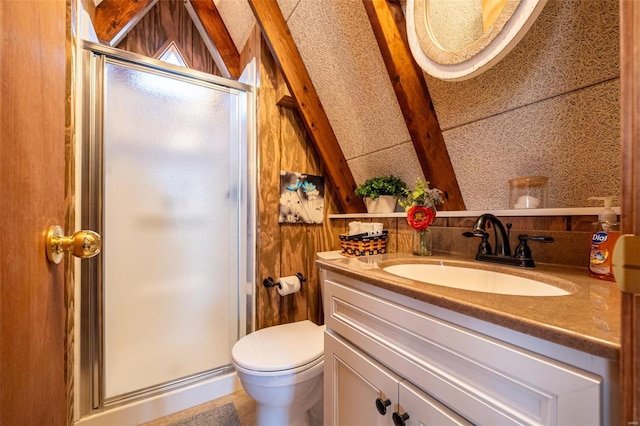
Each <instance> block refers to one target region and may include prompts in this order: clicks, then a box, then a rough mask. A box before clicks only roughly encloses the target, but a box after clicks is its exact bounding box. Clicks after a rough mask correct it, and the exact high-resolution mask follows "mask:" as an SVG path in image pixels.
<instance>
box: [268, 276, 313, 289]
mask: <svg viewBox="0 0 640 426" xmlns="http://www.w3.org/2000/svg"><path fill="white" fill-rule="evenodd" d="M296 277H298V279H299V280H300V284H302V283H303V282H305V281H307V279H306V278H305V277H304V275H302V273H301V272H296ZM262 285H263V286H265V287H266V288H271V287H278V288H279V289H282V285H280V283H278V282H275V281H274V280H273V278H271V277H267V278H265V279H264V280H262Z"/></svg>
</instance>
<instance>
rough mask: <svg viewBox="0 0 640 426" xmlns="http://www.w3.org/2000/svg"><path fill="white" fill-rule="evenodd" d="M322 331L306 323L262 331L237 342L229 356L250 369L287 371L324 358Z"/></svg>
mask: <svg viewBox="0 0 640 426" xmlns="http://www.w3.org/2000/svg"><path fill="white" fill-rule="evenodd" d="M324 329H325V326H318V325H315V324H314V323H312V322H311V321H308V320H305V321H299V322H294V323H290V324H283V325H276V326H273V327H267V328H263V329H262V330H258V331H256V332H253V333H250V334H248V335H247V336H245V337H243V338H242V339H240V340H238V342H237V343H236V344H235V345H234V346H233V349H232V350H231V356H232V358H233V362H234V363H235V364H236V365H239V366H240V367H243V368H246V369H249V370H256V371H280V370H290V369H293V368H296V367H299V366H301V365H304V364H308V363H310V362H313V361H315V360H316V359H318V358H320V357H321V356H322V355H323V353H324V336H323V333H324Z"/></svg>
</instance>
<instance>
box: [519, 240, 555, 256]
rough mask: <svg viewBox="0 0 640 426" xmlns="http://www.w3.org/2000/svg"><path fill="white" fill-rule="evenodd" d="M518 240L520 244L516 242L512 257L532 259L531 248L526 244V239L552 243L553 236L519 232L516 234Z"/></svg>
mask: <svg viewBox="0 0 640 426" xmlns="http://www.w3.org/2000/svg"><path fill="white" fill-rule="evenodd" d="M518 241H520V244H518V247H516V251H515V253H514V254H513V257H515V258H516V259H523V260H524V259H531V260H533V258H532V256H531V249H530V248H529V246H528V245H527V241H538V242H541V243H552V242H553V237H545V236H542V235H527V234H520V235H518Z"/></svg>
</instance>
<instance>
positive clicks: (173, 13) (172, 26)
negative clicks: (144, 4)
mask: <svg viewBox="0 0 640 426" xmlns="http://www.w3.org/2000/svg"><path fill="white" fill-rule="evenodd" d="M171 42H174V43H175V44H176V46H177V47H178V50H180V53H181V54H182V55H183V56H184V59H185V60H186V62H187V64H188V65H189V67H190V68H192V69H195V70H198V71H202V72H206V73H209V74H214V75H221V73H220V70H219V69H218V67H217V66H216V64H215V62H214V61H213V58H212V57H211V54H210V53H209V50H208V49H207V46H206V44H205V43H204V41H203V40H202V38H201V37H200V33H199V32H198V30H197V29H196V27H195V26H194V24H193V21H192V20H191V17H190V16H189V13H188V11H187V9H186V8H185V7H184V4H183V2H182V1H180V0H162V1H159V2H157V3H156V5H155V6H153V8H151V10H149V12H148V13H147V14H146V15H145V16H144V17H143V18H142V19H141V20H140V22H138V24H137V25H136V26H135V27H133V28H132V29H131V30H130V31H129V32H128V33H127V35H126V37H124V38H123V39H122V41H121V42H120V43H119V44H118V46H117V47H118V48H119V49H123V50H127V51H129V52H133V53H137V54H140V55H144V56H148V57H150V58H156V59H157V58H158V56H159V55H160V54H162V51H163V50H164V49H165V48H166V47H168V46H169V43H171Z"/></svg>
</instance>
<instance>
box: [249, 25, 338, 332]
mask: <svg viewBox="0 0 640 426" xmlns="http://www.w3.org/2000/svg"><path fill="white" fill-rule="evenodd" d="M255 37H257V38H258V39H259V40H263V39H262V36H261V33H260V32H259V31H254V32H253V33H252V35H251V36H250V37H249V40H248V41H247V45H246V46H245V49H243V53H242V54H241V57H242V58H244V59H243V60H242V61H241V62H243V63H244V62H247V61H249V56H250V55H249V54H248V53H247V52H248V51H252V52H254V53H257V54H258V55H259V58H260V61H259V62H260V64H259V65H260V66H259V68H260V75H259V79H260V86H259V92H258V141H259V164H260V166H259V180H260V187H259V194H258V211H259V218H258V223H259V225H258V226H259V233H258V268H257V270H258V277H257V278H256V287H257V288H256V297H257V300H256V328H258V329H260V328H264V327H269V326H272V325H278V324H284V323H289V322H293V321H300V320H303V319H309V320H311V321H314V322H316V323H317V324H321V323H322V322H323V313H322V304H321V295H320V281H319V273H318V270H317V267H316V265H315V256H316V252H318V251H326V250H333V249H337V248H339V242H338V239H337V234H336V233H335V231H334V229H333V227H332V224H331V221H330V220H329V219H328V218H327V215H328V214H329V213H335V212H337V210H338V204H337V201H336V198H335V196H334V195H333V194H334V191H333V190H332V185H333V183H332V182H331V181H330V180H329V179H328V178H327V177H326V176H325V173H324V169H323V167H322V164H321V162H320V161H319V159H318V154H317V152H316V151H315V149H314V146H313V143H312V141H311V139H310V136H309V134H308V133H307V130H306V127H305V125H304V123H303V120H302V118H301V116H300V114H299V113H298V111H297V110H296V109H294V108H288V107H282V106H278V94H279V93H282V92H283V89H282V87H281V85H282V84H284V80H283V79H282V77H281V76H280V75H279V69H278V66H277V64H276V62H275V61H274V59H273V57H272V56H271V53H270V51H269V48H268V46H267V45H266V44H265V42H264V41H262V42H260V41H258V42H256V40H255V39H253V38H255ZM245 51H247V52H245ZM281 170H286V171H291V172H299V173H303V174H311V175H318V176H325V198H324V203H325V204H324V209H325V219H324V223H323V224H322V225H313V224H304V225H303V224H279V223H278V216H279V209H280V203H279V198H280V171H281ZM297 272H300V273H302V274H303V275H304V276H305V278H307V281H306V282H304V283H303V284H302V289H301V291H300V292H298V293H295V294H292V295H287V296H280V295H279V294H278V292H277V290H276V289H275V288H270V289H266V288H265V287H264V286H263V285H262V280H263V279H264V278H266V277H269V276H270V277H272V278H274V279H277V278H279V277H281V276H288V275H294V274H295V273H297Z"/></svg>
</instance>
